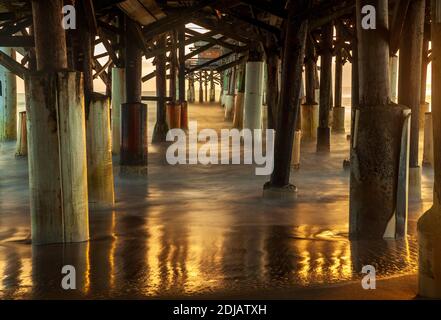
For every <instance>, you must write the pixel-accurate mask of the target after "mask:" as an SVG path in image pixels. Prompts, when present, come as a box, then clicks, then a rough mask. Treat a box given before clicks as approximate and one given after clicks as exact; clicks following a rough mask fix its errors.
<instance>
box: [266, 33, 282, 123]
mask: <svg viewBox="0 0 441 320" xmlns="http://www.w3.org/2000/svg"><path fill="white" fill-rule="evenodd" d="M265 52H266V70H267V79H266V103H267V106H268V129H276V125H277V118H278V117H279V113H278V108H277V107H278V102H279V61H280V57H279V50H277V43H276V42H275V38H274V37H273V36H271V35H267V38H266V50H265Z"/></svg>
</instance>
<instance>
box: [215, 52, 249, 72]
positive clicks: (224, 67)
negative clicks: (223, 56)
mask: <svg viewBox="0 0 441 320" xmlns="http://www.w3.org/2000/svg"><path fill="white" fill-rule="evenodd" d="M247 58H248V56H247V55H243V56H241V57H239V58H237V59H236V60H234V61H232V62H229V63H226V64H224V65H221V66H219V67H217V68H216V69H215V70H216V71H217V72H222V71H225V70H228V69H230V68H233V67H235V66H237V65H238V64H241V63H244V62H245V61H246V60H247Z"/></svg>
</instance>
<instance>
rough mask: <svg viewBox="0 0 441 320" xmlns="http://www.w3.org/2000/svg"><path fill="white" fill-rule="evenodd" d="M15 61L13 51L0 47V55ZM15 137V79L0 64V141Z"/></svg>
mask: <svg viewBox="0 0 441 320" xmlns="http://www.w3.org/2000/svg"><path fill="white" fill-rule="evenodd" d="M2 56H7V57H8V58H10V59H11V60H14V61H15V59H14V58H15V51H14V50H12V49H11V48H0V57H2ZM16 138H17V80H16V77H15V75H14V74H13V73H12V72H11V71H9V70H8V69H7V68H5V67H3V66H0V141H10V140H15V139H16Z"/></svg>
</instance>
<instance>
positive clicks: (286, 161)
mask: <svg viewBox="0 0 441 320" xmlns="http://www.w3.org/2000/svg"><path fill="white" fill-rule="evenodd" d="M308 2H309V1H304V0H301V1H296V3H295V4H293V3H291V4H290V7H289V18H288V20H287V24H286V31H285V43H284V48H283V64H282V81H281V84H282V87H281V92H280V100H279V110H280V111H279V112H280V114H283V117H282V116H280V117H279V118H278V123H277V129H278V131H277V134H276V141H275V153H274V171H273V173H272V175H271V180H270V182H269V183H267V184H266V185H265V186H264V189H266V192H267V194H268V196H271V195H272V192H271V191H273V192H274V189H275V190H279V191H282V194H284V193H285V192H287V193H289V194H290V193H292V192H293V191H295V190H296V188H295V187H294V186H292V185H290V181H289V176H290V165H291V155H292V148H293V142H294V131H295V126H296V123H297V118H298V115H299V109H300V89H301V85H302V84H301V83H302V67H303V62H304V57H305V44H306V36H307V33H308V20H300V19H295V18H294V15H295V13H296V12H299V11H300V12H301V11H303V10H306V8H307V7H308V5H309V4H308ZM284 191H285V192H284ZM264 192H265V191H264Z"/></svg>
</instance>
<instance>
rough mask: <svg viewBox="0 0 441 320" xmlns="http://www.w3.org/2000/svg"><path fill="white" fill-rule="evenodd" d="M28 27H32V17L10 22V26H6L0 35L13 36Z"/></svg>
mask: <svg viewBox="0 0 441 320" xmlns="http://www.w3.org/2000/svg"><path fill="white" fill-rule="evenodd" d="M30 25H32V17H25V18H23V19H20V20H19V21H12V22H11V24H10V25H6V26H4V27H3V28H2V29H1V30H0V35H2V36H8V35H13V34H15V33H17V32H19V31H20V30H22V29H24V28H27V27H29V26H30Z"/></svg>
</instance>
